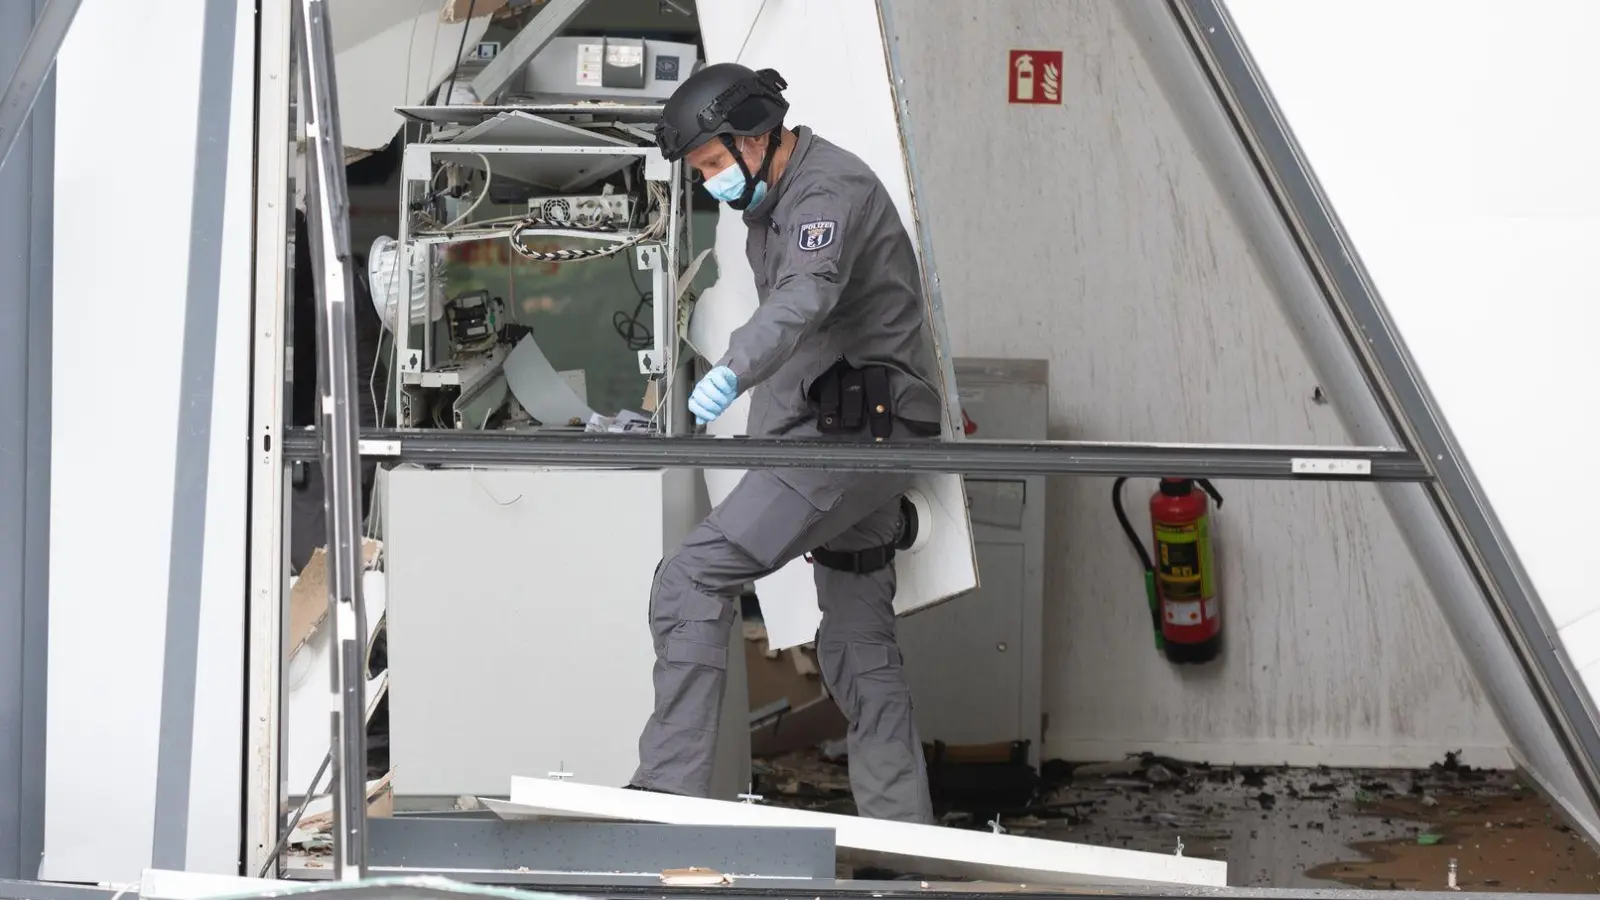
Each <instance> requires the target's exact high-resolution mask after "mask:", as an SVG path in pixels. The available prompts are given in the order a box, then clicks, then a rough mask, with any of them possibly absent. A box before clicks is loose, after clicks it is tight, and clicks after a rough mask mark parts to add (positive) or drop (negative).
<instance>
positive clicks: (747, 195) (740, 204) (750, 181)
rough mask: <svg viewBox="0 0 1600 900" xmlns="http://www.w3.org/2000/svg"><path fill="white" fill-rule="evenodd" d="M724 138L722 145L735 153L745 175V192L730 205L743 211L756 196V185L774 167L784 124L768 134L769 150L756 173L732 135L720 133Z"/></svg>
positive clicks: (740, 168) (735, 157)
mask: <svg viewBox="0 0 1600 900" xmlns="http://www.w3.org/2000/svg"><path fill="white" fill-rule="evenodd" d="M718 137H721V138H722V145H723V146H724V147H727V148H728V152H729V153H732V154H733V161H734V163H736V164H737V165H738V166H739V172H740V174H742V175H744V193H742V194H740V195H739V199H737V200H731V201H729V202H728V205H729V206H731V207H733V208H734V209H737V210H740V211H741V212H742V211H743V210H744V209H745V208H746V207H748V206H749V205H750V199H751V198H752V197H753V196H755V192H756V185H758V184H760V183H761V182H762V181H763V180H764V179H765V178H766V177H767V173H768V172H769V171H771V169H772V158H773V157H774V156H777V155H778V144H780V143H781V142H782V140H783V126H782V125H779V126H778V127H776V128H774V129H772V131H770V132H768V134H767V152H766V154H765V155H764V156H763V157H762V159H761V168H760V169H758V170H757V171H756V173H755V174H754V175H752V174H750V167H749V166H747V165H745V164H744V154H742V153H740V152H739V147H738V145H737V144H735V143H734V140H733V136H732V135H727V134H723V135H718Z"/></svg>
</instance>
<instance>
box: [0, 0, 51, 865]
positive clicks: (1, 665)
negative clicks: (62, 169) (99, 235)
mask: <svg viewBox="0 0 1600 900" xmlns="http://www.w3.org/2000/svg"><path fill="white" fill-rule="evenodd" d="M45 7H46V4H45V3H44V2H43V0H28V2H23V3H12V4H0V45H4V47H5V49H4V50H0V57H5V58H6V60H5V62H0V71H5V70H6V69H7V68H9V62H10V60H22V59H23V54H24V51H25V48H26V46H27V45H26V44H25V43H24V41H26V40H27V36H28V35H30V34H37V30H36V28H35V27H34V23H35V22H37V21H38V19H39V15H40V13H42V12H44V11H46V9H45ZM7 35H11V36H12V38H11V39H9V40H8V39H7V37H6V36H7ZM36 107H37V114H36V115H34V116H32V117H31V120H30V122H29V124H27V125H19V126H18V133H19V135H21V136H20V137H18V139H17V140H16V143H17V144H18V145H20V147H21V149H20V150H19V151H18V152H17V158H16V159H15V160H14V161H13V162H12V163H11V165H10V166H9V167H7V166H5V165H4V164H0V196H3V197H4V201H3V203H0V246H3V247H5V248H6V249H5V252H4V253H3V254H0V345H3V346H0V371H3V372H4V375H3V376H0V377H3V379H4V381H5V383H6V384H10V385H20V388H19V389H16V390H12V391H8V392H7V393H6V394H5V395H4V396H3V397H0V647H3V648H4V649H0V660H4V662H0V785H5V787H0V877H6V878H34V877H37V875H38V873H39V860H40V857H41V856H42V855H43V853H44V775H45V727H46V721H45V718H46V716H45V701H46V697H47V688H48V669H47V662H48V660H47V650H48V645H49V622H50V601H49V596H50V584H49V581H50V427H51V410H50V400H51V381H50V379H51V370H50V369H51V346H50V345H51V340H50V331H51V318H52V316H51V307H52V305H53V293H54V283H53V279H52V277H51V269H52V257H53V255H54V244H53V241H54V234H53V232H54V228H53V221H54V210H53V207H54V195H55V190H54V184H55V153H54V148H55V90H54V83H53V80H52V78H51V76H50V75H49V74H46V75H45V76H44V77H43V80H42V82H41V85H40V88H39V90H38V93H37V102H36Z"/></svg>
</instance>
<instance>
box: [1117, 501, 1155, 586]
mask: <svg viewBox="0 0 1600 900" xmlns="http://www.w3.org/2000/svg"><path fill="white" fill-rule="evenodd" d="M1127 480H1128V479H1127V478H1118V479H1117V480H1116V481H1114V482H1112V483H1111V508H1112V509H1113V510H1115V511H1116V514H1117V522H1118V524H1120V525H1121V526H1122V533H1123V534H1126V535H1127V536H1128V542H1129V543H1131V544H1133V552H1135V553H1137V554H1139V562H1140V563H1141V564H1143V565H1144V570H1145V571H1146V572H1154V571H1155V570H1156V564H1155V563H1153V562H1151V561H1150V551H1149V550H1146V549H1145V546H1144V541H1142V540H1140V539H1139V533H1138V532H1137V531H1134V530H1133V523H1132V522H1129V521H1128V514H1127V512H1125V511H1124V510H1123V509H1122V484H1123V482H1125V481H1127Z"/></svg>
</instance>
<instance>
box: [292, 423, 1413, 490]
mask: <svg viewBox="0 0 1600 900" xmlns="http://www.w3.org/2000/svg"><path fill="white" fill-rule="evenodd" d="M361 438H362V439H361V452H362V455H363V456H367V457H372V458H377V459H382V460H388V461H391V462H408V463H417V464H421V465H457V466H558V467H560V466H567V467H578V468H612V467H616V468H652V469H655V468H661V469H762V468H802V469H843V470H854V471H890V472H950V473H958V474H962V475H1002V476H1004V475H1010V476H1015V475H1096V476H1124V475H1125V476H1128V477H1151V478H1159V477H1163V476H1173V477H1177V476H1183V477H1190V478H1232V479H1251V480H1258V479H1292V480H1303V481H1427V480H1428V479H1429V478H1430V477H1431V476H1430V474H1429V472H1428V468H1427V466H1426V465H1424V464H1423V463H1422V461H1421V460H1419V459H1417V458H1416V457H1415V456H1413V455H1411V454H1409V453H1407V452H1405V451H1403V450H1388V449H1383V448H1377V447H1292V446H1287V447H1278V446H1243V445H1228V444H1112V443H1095V442H1087V441H977V440H964V441H915V442H911V441H905V442H901V441H889V442H884V443H868V442H863V441H817V440H770V439H755V438H713V437H666V436H647V435H629V434H567V433H546V432H508V431H465V432H463V431H433V430H424V429H411V430H404V431H367V432H363V433H362V436H361ZM317 453H318V445H317V437H316V432H315V431H314V430H302V431H290V432H287V433H286V434H285V435H284V438H283V455H284V459H285V460H286V461H294V460H313V459H316V458H317Z"/></svg>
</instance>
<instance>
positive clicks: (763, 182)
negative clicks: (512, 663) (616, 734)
mask: <svg viewBox="0 0 1600 900" xmlns="http://www.w3.org/2000/svg"><path fill="white" fill-rule="evenodd" d="M786 87H787V84H785V82H784V81H783V79H782V78H781V77H780V76H779V75H778V73H777V72H774V71H772V70H770V69H764V70H762V71H760V72H755V71H751V70H750V69H748V68H745V67H744V66H740V65H736V64H731V63H722V64H718V65H713V66H708V67H706V68H704V69H702V70H701V71H699V72H697V73H696V74H695V75H693V76H692V77H690V78H689V79H688V80H687V81H685V82H684V83H683V85H682V86H681V87H679V88H678V90H677V91H676V92H674V93H673V95H672V97H671V99H669V100H668V101H667V103H666V106H665V108H664V109H663V111H662V117H661V122H660V124H659V125H658V126H657V129H656V139H657V143H658V144H659V146H660V148H661V152H662V153H663V154H664V155H665V156H666V158H667V159H668V160H683V161H684V162H685V163H686V164H687V165H688V166H689V167H690V168H691V169H693V170H694V171H695V172H696V173H697V174H698V175H699V176H700V177H701V178H702V179H703V180H704V185H705V188H706V190H707V191H708V192H709V193H710V194H711V195H712V196H713V197H715V198H717V199H718V200H720V201H722V202H724V203H727V204H728V205H729V206H731V207H733V208H734V209H737V210H741V211H743V213H744V221H745V224H746V225H747V226H748V227H749V238H748V240H747V242H746V244H745V253H746V255H747V256H748V258H749V260H750V267H751V269H752V270H753V272H754V273H755V282H756V292H757V295H758V296H759V298H760V306H759V307H758V308H757V310H756V312H755V313H754V314H753V315H752V316H751V317H750V320H749V321H748V322H746V323H745V324H744V325H742V326H741V327H739V328H738V329H737V330H735V331H734V332H733V335H732V337H731V339H730V341H729V346H728V352H727V354H726V355H725V356H723V357H722V359H720V360H718V361H717V362H716V364H715V365H714V366H713V367H712V368H711V370H710V372H709V373H708V374H707V375H706V376H705V378H704V379H702V380H701V381H700V382H699V384H698V385H696V387H695V389H694V393H693V395H692V396H691V397H690V398H689V401H688V405H689V410H690V411H691V412H693V413H694V415H695V417H696V419H697V421H699V422H701V423H704V422H709V421H711V420H712V419H715V418H716V417H717V416H718V415H720V414H721V413H722V412H723V411H725V410H726V409H727V408H728V406H729V405H730V404H731V403H733V401H734V400H735V399H736V398H737V397H738V396H739V395H740V394H742V393H745V392H749V393H750V395H751V396H750V423H749V429H748V431H749V433H750V434H751V435H752V436H756V437H795V438H812V439H816V438H832V439H837V440H874V439H879V440H881V439H883V438H887V437H890V436H891V435H892V436H894V437H896V438H907V437H934V436H937V435H938V433H939V422H940V399H939V392H938V390H937V389H936V388H935V387H934V380H933V379H934V366H935V362H934V353H933V345H932V342H931V340H930V338H929V335H928V331H927V328H926V326H925V325H924V318H923V297H922V286H921V277H920V273H919V269H918V267H917V258H916V254H915V253H914V251H913V248H912V243H911V238H910V236H909V235H907V234H906V230H905V228H904V226H903V225H902V224H901V222H900V216H899V213H898V212H897V210H896V209H895V206H894V204H893V202H891V201H890V199H889V194H888V191H886V190H885V189H884V186H883V184H882V183H881V182H880V181H879V180H878V178H877V176H876V175H874V174H873V172H872V170H871V169H870V168H868V167H867V165H866V164H865V163H863V162H862V161H861V160H860V159H859V158H857V157H856V156H855V155H853V154H851V153H850V152H849V151H847V150H844V149H842V148H840V147H838V146H835V145H834V144H832V143H829V142H828V141H826V140H824V139H823V138H821V137H819V136H817V135H816V134H813V133H812V132H811V130H810V129H809V128H806V127H804V126H797V127H795V128H793V129H790V128H786V127H785V126H784V115H785V113H786V112H787V111H788V107H789V104H788V102H787V101H786V100H784V98H783V93H782V92H783V90H784V89H785V88H786ZM910 484H911V478H910V476H909V475H903V474H899V473H881V472H874V473H862V472H839V471H824V470H820V469H788V470H772V471H767V470H752V471H750V472H748V473H747V474H746V475H745V476H744V478H743V479H742V480H741V481H740V482H739V484H738V486H737V487H735V488H734V490H733V491H732V493H730V494H729V495H728V497H727V498H726V499H725V500H723V501H722V503H721V504H720V505H718V506H717V508H716V509H714V510H712V512H711V514H710V516H708V517H707V518H706V520H705V521H704V522H702V523H701V524H700V525H699V527H697V528H696V529H695V530H694V531H693V532H692V533H691V534H690V535H689V537H688V538H687V539H686V540H685V541H684V543H683V546H682V547H681V548H679V549H678V550H677V552H675V553H674V554H672V555H671V556H669V557H667V558H666V559H664V560H662V562H661V565H660V566H659V567H658V568H657V570H656V576H655V583H654V585H653V586H652V590H651V596H650V626H651V631H652V634H653V636H654V641H655V651H656V664H655V671H654V678H655V711H654V712H653V713H652V714H651V716H650V720H649V722H648V723H647V724H646V725H645V728H644V733H643V735H641V737H640V738H639V769H638V771H637V772H636V773H635V774H634V777H633V779H632V781H631V783H630V784H629V785H628V786H629V787H631V788H634V789H641V790H652V791H663V792H668V793H677V794H687V795H692V796H700V797H703V796H706V795H708V794H709V793H710V790H711V767H712V757H713V754H714V749H715V744H716V734H717V724H718V720H719V718H720V708H721V702H722V692H723V684H724V682H725V679H726V668H727V655H728V645H729V631H730V629H731V627H732V623H733V615H734V603H735V602H736V601H737V599H738V596H739V593H740V591H741V589H742V588H743V586H744V585H746V584H748V583H750V582H753V581H755V580H756V579H758V578H761V577H763V576H765V575H767V574H769V573H771V572H774V571H776V570H777V569H779V568H781V567H782V566H783V565H784V564H786V563H788V562H789V561H791V560H793V559H795V558H796V557H798V556H801V555H802V554H809V555H810V556H811V558H812V562H813V563H814V565H813V571H814V573H815V578H816V585H817V600H818V603H819V605H820V607H821V610H822V625H821V627H820V628H819V629H818V632H817V656H818V661H819V663H820V664H821V669H822V676H823V679H824V681H825V683H826V684H827V686H828V690H829V692H830V693H831V694H832V695H833V698H834V700H835V701H836V702H837V703H838V704H839V707H840V709H841V710H843V712H844V714H845V716H846V717H847V718H848V719H849V722H850V730H849V736H848V746H849V757H850V787H851V791H852V793H853V794H854V795H855V801H856V807H857V810H858V811H859V813H860V814H861V815H863V816H868V817H872V818H881V819H895V820H898V821H904V822H918V823H931V822H932V821H933V811H932V804H931V802H930V800H929V796H928V777H927V769H926V766H925V764H924V761H923V757H922V743H921V739H920V738H919V737H918V735H917V729H916V726H915V724H914V723H913V721H912V712H911V692H910V689H909V688H908V687H907V686H906V680H905V674H904V671H903V669H902V667H901V666H902V661H901V655H900V650H899V648H898V646H897V645H896V641H895V618H894V609H893V606H892V602H893V600H894V593H895V572H894V567H893V559H894V545H895V540H896V536H897V534H898V533H899V530H900V527H901V521H900V498H901V495H903V494H904V493H905V491H906V489H907V488H908V487H909V486H910Z"/></svg>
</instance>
